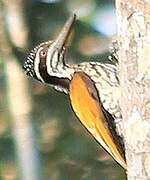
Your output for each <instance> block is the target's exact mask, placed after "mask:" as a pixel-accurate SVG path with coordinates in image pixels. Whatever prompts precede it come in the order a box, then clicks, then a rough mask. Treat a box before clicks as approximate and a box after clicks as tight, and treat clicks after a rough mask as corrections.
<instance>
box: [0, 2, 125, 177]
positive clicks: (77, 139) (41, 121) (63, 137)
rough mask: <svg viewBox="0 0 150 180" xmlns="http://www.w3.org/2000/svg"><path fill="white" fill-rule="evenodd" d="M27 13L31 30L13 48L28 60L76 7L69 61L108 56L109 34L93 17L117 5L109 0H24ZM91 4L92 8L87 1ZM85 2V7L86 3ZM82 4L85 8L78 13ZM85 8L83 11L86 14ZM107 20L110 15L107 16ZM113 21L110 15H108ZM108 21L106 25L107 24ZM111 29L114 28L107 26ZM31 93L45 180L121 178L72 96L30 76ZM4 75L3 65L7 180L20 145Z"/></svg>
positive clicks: (0, 118) (1, 140) (1, 135)
mask: <svg viewBox="0 0 150 180" xmlns="http://www.w3.org/2000/svg"><path fill="white" fill-rule="evenodd" d="M23 3H24V6H23V12H24V18H25V22H26V27H27V31H28V39H27V46H26V48H24V50H22V49H21V50H20V49H19V48H16V47H14V49H13V52H14V53H15V54H16V56H17V57H18V61H19V63H20V64H23V62H24V57H25V56H27V53H28V52H29V51H30V50H31V49H32V48H33V47H34V46H35V45H37V44H39V43H40V42H42V41H47V40H50V39H54V38H55V37H56V36H57V34H58V32H59V30H60V29H61V27H62V26H63V25H64V23H65V21H66V19H67V18H68V17H69V14H70V13H71V11H75V12H77V15H78V13H79V16H78V20H77V21H76V23H75V24H74V26H73V31H72V38H71V39H72V40H71V41H72V43H70V44H72V45H71V47H69V48H68V53H67V57H66V61H67V62H69V63H78V62H83V61H90V60H92V61H101V59H102V60H104V61H106V60H107V56H108V54H109V52H108V46H109V42H110V37H106V36H104V34H102V33H100V32H98V31H96V30H95V29H94V27H93V26H92V21H93V19H94V16H95V14H96V13H98V12H99V11H100V9H102V8H104V7H106V6H109V5H112V3H113V2H112V1H110V0H101V1H99V0H92V1H79V0H78V1H76V3H75V1H74V0H59V1H50V0H49V1H46V0H45V1H44V0H43V1H42V0H41V1H40V0H26V1H23ZM88 3H89V4H90V9H89V6H87V4H88ZM84 5H85V7H84V8H83V10H82V8H81V6H84ZM78 9H80V11H79V12H78ZM82 11H84V13H82ZM106 20H107V19H106ZM109 21H111V19H109ZM102 26H103V24H102ZM108 28H110V27H108ZM29 83H30V85H29V91H30V92H31V95H32V103H33V109H32V117H33V120H32V124H33V127H34V129H35V132H36V136H35V141H37V143H38V149H39V151H40V159H41V161H42V168H43V176H44V177H43V179H44V180H49V179H52V180H76V179H79V180H84V179H86V180H98V179H101V180H116V179H118V180H120V179H125V175H124V170H123V169H122V168H120V166H119V165H117V163H116V162H114V161H113V160H112V158H111V157H110V156H109V155H108V154H107V153H105V152H104V151H103V150H102V148H101V146H100V145H99V144H97V143H96V141H95V140H94V139H93V138H92V137H91V136H90V135H89V134H88V132H87V131H86V130H85V128H84V127H82V125H81V123H80V122H79V121H78V120H77V118H76V117H75V115H74V113H73V111H72V109H71V106H70V101H69V98H68V96H67V95H64V94H61V93H58V92H56V91H55V90H53V89H52V88H50V87H46V86H44V85H43V84H40V83H39V82H37V81H35V80H34V79H31V78H30V79H29ZM5 86H6V85H5V75H4V73H3V63H1V64H0V92H1V93H0V144H1V145H0V154H1V156H0V173H1V174H2V177H4V178H2V179H5V180H8V179H17V177H16V172H17V169H16V168H17V165H16V164H15V158H16V157H15V155H14V154H15V153H14V151H15V148H14V145H13V140H12V134H11V131H10V129H11V118H10V116H9V113H8V109H7V103H8V102H7V100H6V98H7V97H6V95H5V93H6V87H5Z"/></svg>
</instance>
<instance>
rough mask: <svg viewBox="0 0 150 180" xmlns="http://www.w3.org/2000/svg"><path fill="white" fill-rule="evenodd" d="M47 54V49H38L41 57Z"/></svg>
mask: <svg viewBox="0 0 150 180" xmlns="http://www.w3.org/2000/svg"><path fill="white" fill-rule="evenodd" d="M46 56H47V49H42V50H41V51H40V57H41V58H45V57H46Z"/></svg>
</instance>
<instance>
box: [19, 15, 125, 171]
mask: <svg viewBox="0 0 150 180" xmlns="http://www.w3.org/2000/svg"><path fill="white" fill-rule="evenodd" d="M75 18H76V15H75V14H73V15H71V16H70V18H69V19H68V20H67V22H66V24H65V25H64V27H63V28H62V30H61V32H60V33H59V35H58V37H57V38H56V39H55V40H54V41H47V42H43V43H41V44H40V45H38V46H36V47H35V48H34V49H33V50H32V51H31V52H30V54H29V56H28V57H27V60H26V61H25V63H24V66H23V68H24V69H25V71H26V74H27V75H29V76H32V77H33V78H35V79H37V80H38V81H41V82H42V83H46V84H49V85H50V86H52V87H54V88H55V89H56V90H57V91H61V92H64V93H66V94H68V95H69V97H70V104H71V106H72V108H73V111H74V112H75V114H76V116H77V117H78V119H79V120H80V121H81V123H82V124H83V125H84V127H85V128H86V129H87V130H88V132H89V133H90V134H91V135H92V136H93V137H94V138H95V139H96V141H97V142H98V143H99V144H101V145H102V147H103V148H104V149H105V150H106V151H107V152H108V153H109V154H110V155H111V156H112V157H113V158H114V159H115V160H116V161H117V162H118V163H119V164H120V165H121V166H122V167H123V168H125V169H126V159H125V152H124V142H123V138H122V135H121V133H120V132H119V130H118V129H119V128H118V126H117V124H119V122H120V121H121V120H122V115H121V110H120V89H119V78H118V65H112V64H106V63H102V62H83V63H80V64H73V65H70V64H66V63H65V60H64V59H65V58H64V57H65V50H66V47H65V45H66V42H67V40H68V37H69V34H70V31H71V28H72V25H73V23H74V22H75Z"/></svg>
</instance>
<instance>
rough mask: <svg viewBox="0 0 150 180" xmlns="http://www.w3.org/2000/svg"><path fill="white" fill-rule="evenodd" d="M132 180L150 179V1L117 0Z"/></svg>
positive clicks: (124, 123) (129, 169)
mask: <svg viewBox="0 0 150 180" xmlns="http://www.w3.org/2000/svg"><path fill="white" fill-rule="evenodd" d="M116 14H117V33H118V36H119V37H118V38H119V49H120V50H119V52H118V56H119V64H120V88H121V109H122V115H123V127H124V137H125V149H126V159H127V165H128V168H127V177H128V179H129V180H135V179H136V180H137V179H138V180H148V179H150V1H149V0H116Z"/></svg>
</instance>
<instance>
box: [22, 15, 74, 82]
mask: <svg viewBox="0 0 150 180" xmlns="http://www.w3.org/2000/svg"><path fill="white" fill-rule="evenodd" d="M74 21H75V15H74V14H73V15H72V16H71V17H70V18H69V19H68V21H67V22H66V24H65V25H64V27H63V29H62V30H61V32H60V34H59V35H58V37H57V38H56V40H54V41H47V42H44V43H41V44H40V45H38V46H37V47H35V48H34V49H33V50H32V51H31V52H30V54H29V56H28V57H27V60H26V61H25V63H24V66H23V68H24V69H25V71H26V74H27V75H29V76H32V77H34V78H35V79H37V80H39V81H41V82H45V83H50V84H56V83H55V81H56V78H58V77H60V76H59V69H60V67H62V66H63V65H64V62H63V58H64V52H65V44H66V41H67V39H68V36H69V33H70V30H71V26H72V24H73V22H74ZM61 78H63V77H61Z"/></svg>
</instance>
